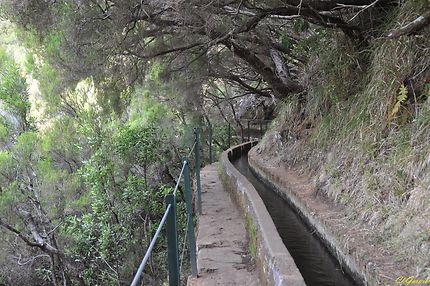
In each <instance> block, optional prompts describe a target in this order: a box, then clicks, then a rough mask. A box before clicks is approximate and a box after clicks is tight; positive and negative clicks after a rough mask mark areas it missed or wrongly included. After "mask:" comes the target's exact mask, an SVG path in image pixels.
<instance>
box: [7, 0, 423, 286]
mask: <svg viewBox="0 0 430 286" xmlns="http://www.w3.org/2000/svg"><path fill="white" fill-rule="evenodd" d="M429 24H430V5H429V2H428V0H376V1H372V0H343V1H331V0H313V1H310V0H301V1H298V0H283V1H281V0H279V1H277V0H274V1H248V0H240V1H236V0H219V1H207V0H203V1H194V0H189V1H154V0H147V1H143V0H142V1H140V0H139V1H137V0H122V1H117V0H103V1H102V0H88V1H81V0H57V1H55V0H54V1H51V0H2V1H0V27H1V32H0V229H1V231H0V285H128V284H129V283H130V281H131V280H132V277H133V274H134V273H135V271H136V269H137V267H138V265H139V262H140V259H141V258H142V253H143V252H144V249H145V248H146V246H147V245H148V243H149V240H150V238H151V236H152V234H153V233H154V231H155V228H156V226H157V223H158V221H159V220H160V218H161V215H162V212H163V211H164V203H163V199H164V195H165V194H166V193H168V192H170V191H171V188H172V186H174V185H175V183H176V182H175V178H176V177H177V174H178V173H179V172H180V164H181V161H180V160H181V159H180V158H181V157H182V156H184V155H185V154H187V153H188V152H189V148H190V146H191V144H192V140H193V128H194V127H197V126H198V127H199V128H200V130H201V131H202V141H203V144H202V145H203V146H204V147H203V150H202V151H203V155H204V156H206V161H208V158H207V156H208V155H207V153H208V151H207V149H205V148H207V147H205V146H206V145H205V142H206V141H205V140H206V139H205V138H206V137H205V132H207V130H208V129H209V128H211V129H212V130H214V131H213V132H214V144H215V148H216V150H217V151H220V150H222V148H223V147H224V146H225V145H226V140H227V139H226V123H230V124H231V125H232V126H233V127H234V128H233V129H235V131H236V132H237V133H238V134H240V130H243V127H244V123H243V122H244V121H243V120H245V119H246V120H249V119H273V122H272V124H271V127H270V131H269V132H267V134H266V136H265V138H263V140H262V143H261V146H262V150H264V152H265V153H267V156H271V157H272V158H276V160H277V161H279V162H282V164H285V165H289V166H294V167H296V168H299V169H300V170H302V171H303V172H305V173H307V174H310V175H312V176H313V177H314V178H315V183H316V184H317V185H318V186H320V187H319V189H320V191H322V192H324V193H325V194H326V195H327V197H329V198H330V199H332V200H333V201H336V202H337V203H339V204H342V205H345V206H347V207H348V208H350V209H351V212H350V216H349V217H348V218H345V219H348V220H350V221H351V222H352V224H353V223H354V222H360V223H362V224H364V225H366V226H367V227H368V228H369V229H372V230H374V231H373V232H372V237H371V239H370V240H372V241H375V243H380V244H381V245H382V246H383V247H385V248H386V249H391V250H393V251H394V252H395V255H396V257H397V258H396V259H397V261H395V263H398V264H399V265H408V267H410V268H411V269H413V271H414V274H416V275H421V276H422V277H426V276H429V275H430V264H429V259H428V258H429V257H430V232H429V227H430V223H429V220H428V218H429V217H430V175H429V171H430V149H429V139H430V30H429ZM179 208H184V206H183V205H182V204H179ZM178 213H181V212H178ZM182 213H183V212H182ZM184 224H185V221H184V218H183V217H181V218H180V231H181V232H183V231H184ZM161 239H165V238H163V237H162V238H161ZM372 243H373V242H372ZM156 247H157V250H156V251H154V255H153V257H152V259H151V261H150V264H149V267H147V268H146V269H145V271H144V276H143V280H144V281H145V282H146V283H148V285H161V284H162V283H163V281H165V280H166V279H167V278H166V277H167V275H166V271H167V270H166V269H165V266H164V261H165V257H166V249H165V243H158V244H157V246H156ZM408 270H409V268H408Z"/></svg>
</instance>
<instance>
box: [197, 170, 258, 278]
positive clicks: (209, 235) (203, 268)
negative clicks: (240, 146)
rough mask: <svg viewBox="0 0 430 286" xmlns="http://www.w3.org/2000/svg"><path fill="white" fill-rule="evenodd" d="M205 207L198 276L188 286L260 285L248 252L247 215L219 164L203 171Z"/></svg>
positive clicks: (199, 238) (200, 226)
mask: <svg viewBox="0 0 430 286" xmlns="http://www.w3.org/2000/svg"><path fill="white" fill-rule="evenodd" d="M201 185H202V210H203V214H202V215H200V216H199V218H198V233H197V267H198V272H199V277H198V278H190V279H189V280H188V285H189V286H212V285H226V286H229V285H247V286H254V285H260V283H259V279H258V274H257V271H256V270H255V265H254V263H253V262H252V261H251V260H250V256H249V255H248V251H247V245H248V239H247V235H246V230H245V220H244V217H243V216H242V215H241V214H240V213H239V211H238V209H237V206H236V205H235V204H234V203H233V201H232V199H231V198H230V194H229V193H227V192H226V191H225V190H224V189H223V186H222V183H221V181H220V178H219V177H218V170H217V163H214V164H211V165H208V166H206V167H205V168H203V169H202V170H201Z"/></svg>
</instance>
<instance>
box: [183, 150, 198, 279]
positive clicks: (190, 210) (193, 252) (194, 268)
mask: <svg viewBox="0 0 430 286" xmlns="http://www.w3.org/2000/svg"><path fill="white" fill-rule="evenodd" d="M182 161H183V163H184V164H185V168H184V185H185V202H186V205H187V221H188V226H187V227H188V232H187V235H188V243H189V250H190V264H191V275H192V276H193V277H197V258H196V238H195V234H194V223H193V208H192V206H191V184H190V168H189V164H188V158H187V157H184V158H183V159H182Z"/></svg>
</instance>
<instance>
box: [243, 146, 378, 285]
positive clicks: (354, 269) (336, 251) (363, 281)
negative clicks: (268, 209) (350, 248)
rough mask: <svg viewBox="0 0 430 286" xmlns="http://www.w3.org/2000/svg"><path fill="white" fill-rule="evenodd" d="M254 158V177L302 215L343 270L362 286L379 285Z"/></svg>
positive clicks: (321, 222) (251, 159)
mask: <svg viewBox="0 0 430 286" xmlns="http://www.w3.org/2000/svg"><path fill="white" fill-rule="evenodd" d="M254 156H255V153H253V152H250V154H249V156H248V163H249V167H250V169H251V171H252V172H253V173H254V175H255V176H256V177H258V178H259V179H260V180H261V181H263V182H264V183H265V184H266V185H268V186H270V187H271V188H272V189H273V190H274V191H276V192H277V193H278V194H279V195H280V196H281V197H282V198H283V199H284V200H286V201H288V202H289V204H290V205H291V206H292V207H293V208H294V209H295V211H296V212H297V213H298V214H299V215H300V217H301V218H302V220H303V221H304V222H305V223H306V224H307V225H309V226H311V227H312V228H313V229H315V234H316V235H317V236H318V237H319V239H320V240H321V241H322V242H323V243H324V245H325V246H326V247H327V249H328V250H329V251H330V252H331V254H332V255H333V256H334V257H336V259H337V260H338V261H339V263H340V265H341V266H342V268H343V269H344V270H345V271H347V272H348V273H349V275H350V276H351V277H352V278H353V279H354V280H355V281H356V282H358V283H359V284H360V285H377V284H376V283H374V282H373V281H371V280H370V281H369V277H368V275H366V273H365V271H363V270H362V269H360V268H359V267H358V265H357V263H356V262H355V260H354V259H353V258H352V257H351V256H349V255H347V254H345V250H344V249H343V248H342V246H341V244H340V243H339V242H338V241H337V240H336V238H335V236H334V235H333V234H332V233H330V231H329V230H328V228H327V227H326V226H325V224H324V222H323V221H322V220H320V219H318V218H316V216H315V215H314V214H312V213H311V211H310V210H309V209H308V207H307V206H306V205H305V204H304V203H303V201H302V200H301V199H300V198H299V197H297V195H296V194H295V193H294V192H292V191H291V190H289V189H288V188H286V187H285V186H283V185H282V183H281V180H280V178H278V177H276V176H274V175H272V174H271V173H270V172H269V171H267V170H265V169H264V168H263V167H262V166H260V165H259V164H258V162H257V160H255V158H254Z"/></svg>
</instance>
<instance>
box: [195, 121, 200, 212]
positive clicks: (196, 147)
mask: <svg viewBox="0 0 430 286" xmlns="http://www.w3.org/2000/svg"><path fill="white" fill-rule="evenodd" d="M194 140H195V143H196V146H195V149H194V154H195V156H194V157H195V160H196V164H195V168H196V185H197V208H198V211H199V214H202V191H201V185H200V138H199V130H198V129H197V128H194Z"/></svg>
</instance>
